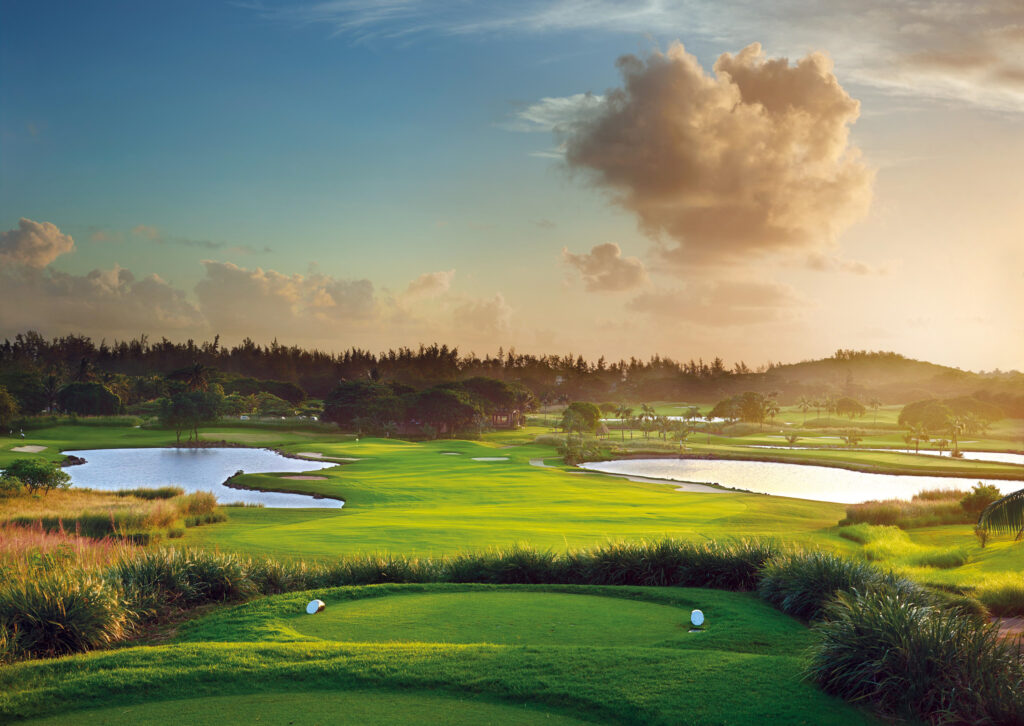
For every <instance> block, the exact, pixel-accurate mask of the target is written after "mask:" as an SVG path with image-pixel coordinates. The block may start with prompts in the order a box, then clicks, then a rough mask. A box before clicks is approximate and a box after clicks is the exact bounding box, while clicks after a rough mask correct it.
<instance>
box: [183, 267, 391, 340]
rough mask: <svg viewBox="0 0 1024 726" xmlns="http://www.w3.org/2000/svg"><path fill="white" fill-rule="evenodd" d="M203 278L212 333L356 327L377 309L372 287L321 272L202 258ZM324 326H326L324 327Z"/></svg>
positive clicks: (202, 301) (201, 294) (203, 306)
mask: <svg viewBox="0 0 1024 726" xmlns="http://www.w3.org/2000/svg"><path fill="white" fill-rule="evenodd" d="M203 265H204V266H205V267H206V276H205V277H203V279H201V280H200V281H199V283H198V284H197V285H196V295H197V296H198V298H199V308H200V310H201V312H202V313H203V315H204V316H205V317H206V319H207V320H208V321H209V323H210V325H211V327H212V328H213V329H214V330H231V331H242V332H243V333H244V331H246V330H247V329H252V328H254V327H255V328H258V329H259V330H260V331H271V332H274V331H279V332H276V333H275V334H284V333H288V332H291V333H295V332H296V331H297V330H301V331H303V332H304V333H306V332H308V331H312V330H315V329H318V328H319V329H320V330H324V332H329V331H330V330H334V329H336V328H337V325H338V324H339V323H342V322H344V323H346V324H350V323H353V322H355V323H358V322H360V321H365V320H367V319H369V318H371V317H373V315H374V313H375V310H376V305H377V303H376V300H375V298H374V289H373V283H371V282H370V281H369V280H343V279H339V278H336V277H332V276H330V275H323V274H320V273H316V274H312V275H299V274H292V275H286V274H283V273H280V272H276V271H274V270H263V269H261V268H259V267H257V268H256V269H247V268H244V267H240V266H238V265H236V264H234V263H231V262H215V261H213V260H204V261H203ZM324 326H327V327H326V328H325V327H324Z"/></svg>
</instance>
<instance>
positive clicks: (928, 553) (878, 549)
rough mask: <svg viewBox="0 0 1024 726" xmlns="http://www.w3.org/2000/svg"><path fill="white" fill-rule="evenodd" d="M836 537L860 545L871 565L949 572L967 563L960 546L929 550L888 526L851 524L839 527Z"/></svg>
mask: <svg viewBox="0 0 1024 726" xmlns="http://www.w3.org/2000/svg"><path fill="white" fill-rule="evenodd" d="M838 534H839V536H840V537H844V538H846V539H848V540H851V541H853V542H857V543H858V544H860V545H863V549H862V552H863V555H864V557H865V558H866V559H868V560H870V561H872V562H884V563H886V564H889V565H904V566H908V567H936V568H940V569H950V568H953V567H961V566H963V565H964V564H966V563H967V560H968V551H967V547H966V546H964V545H956V546H951V547H929V546H926V545H920V544H917V543H916V542H914V541H913V540H911V538H910V536H909V535H908V534H907V533H906V532H905V531H903V530H902V529H900V528H899V527H895V526H891V525H873V524H855V525H850V526H846V527H840V528H839V530H838Z"/></svg>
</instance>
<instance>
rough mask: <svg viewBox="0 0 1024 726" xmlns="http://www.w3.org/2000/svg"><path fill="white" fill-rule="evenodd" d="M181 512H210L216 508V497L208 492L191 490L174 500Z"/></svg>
mask: <svg viewBox="0 0 1024 726" xmlns="http://www.w3.org/2000/svg"><path fill="white" fill-rule="evenodd" d="M175 504H177V505H178V511H179V512H181V513H182V514H210V513H211V512H213V511H214V510H215V509H216V508H217V498H216V497H215V496H214V495H213V494H211V493H210V492H192V493H191V494H186V495H184V496H183V497H181V498H180V499H177V500H175Z"/></svg>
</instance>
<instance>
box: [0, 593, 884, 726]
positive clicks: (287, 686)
mask: <svg viewBox="0 0 1024 726" xmlns="http://www.w3.org/2000/svg"><path fill="white" fill-rule="evenodd" d="M312 597H317V598H320V599H322V600H324V601H325V602H326V603H327V608H326V609H325V610H324V611H323V612H321V613H319V614H317V615H313V616H310V615H306V614H305V611H304V606H305V604H306V602H307V601H308V600H309V599H310V598H312ZM693 608H701V609H702V610H703V611H704V613H705V614H706V616H707V624H706V625H705V627H704V629H703V630H702V631H701V632H691V626H690V624H689V617H690V612H691V610H692V609H693ZM812 642H813V636H812V634H811V632H810V631H809V630H808V629H807V628H806V627H805V626H804V625H803V624H801V623H799V622H798V621H796V620H793V619H792V618H790V617H788V616H786V615H783V614H781V613H779V612H778V611H777V610H775V609H773V608H772V607H770V606H769V605H767V604H766V603H764V602H763V601H761V600H759V599H757V598H756V596H754V595H751V594H744V593H731V592H723V591H717V590H705V589H698V588H692V589H688V588H637V587H615V588H612V587H595V586H553V585H544V586H488V585H468V584H467V585H459V584H440V583H434V584H424V585H377V586H368V587H343V588H334V589H328V590H323V591H309V592H302V593H290V594H287V595H280V596H274V597H268V598H262V599H259V600H255V601H252V602H250V603H246V604H243V605H239V606H235V607H230V608H226V609H221V610H218V611H215V612H214V613H211V614H209V615H206V616H204V617H200V618H198V619H196V620H194V621H191V622H189V623H186V624H185V625H183V626H182V627H181V629H180V632H179V633H178V634H177V635H176V636H175V638H174V639H173V641H172V642H169V643H163V644H158V645H153V646H149V647H131V648H125V649H122V650H119V651H113V652H105V653H103V652H100V653H92V654H87V655H80V656H73V657H70V658H64V659H60V660H56V661H34V662H27V663H21V664H16V665H13V666H10V667H8V668H5V669H4V670H3V671H0V692H2V694H3V695H0V716H3V717H6V718H15V717H25V718H30V720H27V721H26V723H58V722H59V721H60V720H61V719H63V722H64V723H67V722H68V720H69V719H73V720H74V722H75V723H78V724H106V723H125V722H126V719H127V720H130V721H131V722H132V723H140V724H149V723H152V724H157V723H168V722H174V721H179V720H180V719H181V718H182V717H183V714H188V719H189V722H190V723H196V724H207V723H209V724H215V723H222V722H223V720H224V719H225V718H226V717H227V716H228V715H230V717H231V718H232V719H233V720H238V719H240V718H245V719H247V720H248V719H253V720H255V719H257V718H259V719H261V720H262V721H268V722H276V719H281V720H282V721H283V722H287V721H288V720H291V717H290V716H289V715H290V714H291V716H294V714H295V713H297V712H298V711H296V710H295V709H296V708H298V707H299V704H302V705H301V713H302V714H303V719H305V720H312V721H319V722H324V723H359V724H378V723H379V724H386V723H395V722H426V723H431V721H430V720H429V719H430V718H435V719H437V718H438V715H437V714H438V713H443V714H445V718H444V720H443V721H437V722H438V723H441V722H444V723H467V724H468V723H488V722H490V723H511V724H542V723H543V724H578V723H637V724H640V723H642V724H678V723H732V724H755V723H765V722H771V723H780V724H785V723H792V724H797V723H816V724H856V723H873V722H874V721H873V719H872V718H871V717H869V716H867V715H865V714H864V713H862V712H861V711H859V710H857V709H855V708H853V707H851V706H849V705H848V704H845V703H843V702H841V701H839V700H837V699H835V698H832V697H830V696H827V695H825V694H823V693H822V692H821V691H819V690H817V689H816V688H815V687H814V686H813V685H812V684H810V683H808V682H806V681H805V680H803V679H802V677H801V668H802V664H803V655H804V652H805V651H806V650H807V648H808V647H809V646H810V645H811V643H812ZM183 694H188V697H187V698H183V697H182V696H183ZM427 712H431V713H433V714H434V715H433V716H427V715H424V716H423V717H422V718H421V716H420V715H419V714H421V713H422V714H426V713H427Z"/></svg>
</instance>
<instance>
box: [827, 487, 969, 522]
mask: <svg viewBox="0 0 1024 726" xmlns="http://www.w3.org/2000/svg"><path fill="white" fill-rule="evenodd" d="M964 494H965V492H963V491H961V490H959V489H926V490H924V491H922V492H918V493H917V494H915V495H914V496H913V497H912V498H911V499H910V501H907V500H904V499H886V500H884V501H870V502H861V503H860V504H851V505H849V506H848V507H847V508H846V518H845V519H843V520H842V521H841V522H840V523H839V524H840V525H846V524H861V523H863V524H874V525H895V526H897V527H900V528H901V529H910V528H912V527H934V526H938V525H943V524H970V523H972V522H974V520H975V519H976V518H977V515H976V514H972V513H970V512H968V511H967V510H965V509H964V508H963V506H962V505H961V504H960V500H961V499H963V497H964Z"/></svg>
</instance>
